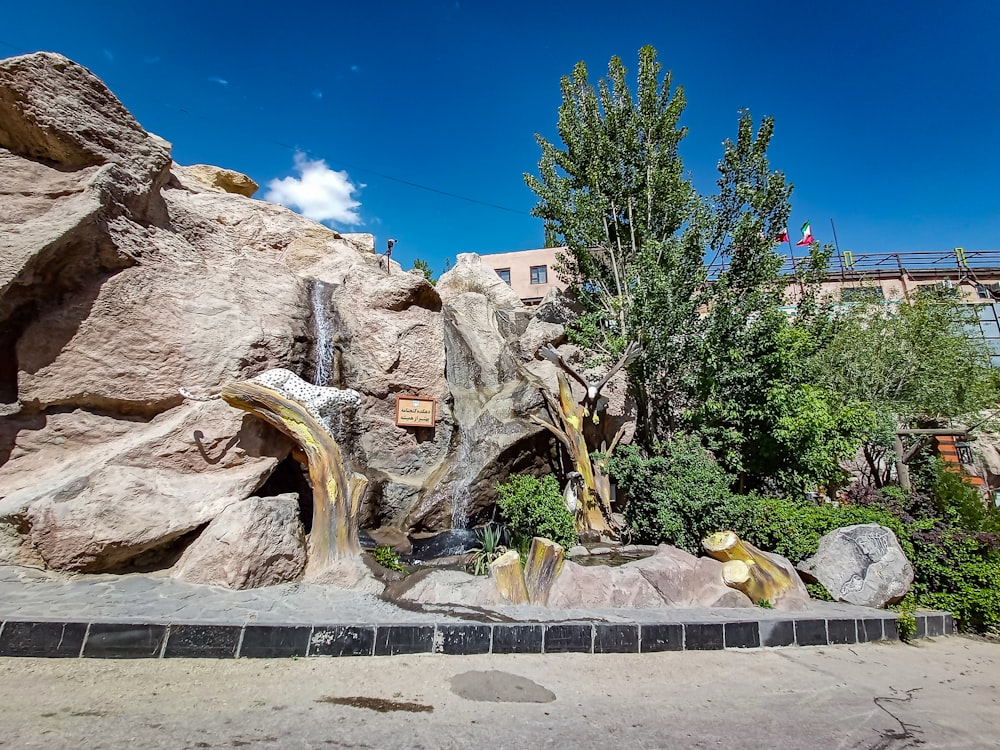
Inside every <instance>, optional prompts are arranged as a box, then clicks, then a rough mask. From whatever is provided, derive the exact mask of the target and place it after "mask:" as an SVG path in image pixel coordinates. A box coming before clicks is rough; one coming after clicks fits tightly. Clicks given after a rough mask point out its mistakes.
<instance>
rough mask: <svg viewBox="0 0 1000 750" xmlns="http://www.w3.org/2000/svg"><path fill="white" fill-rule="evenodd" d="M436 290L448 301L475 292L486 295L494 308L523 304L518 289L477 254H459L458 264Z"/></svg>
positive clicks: (445, 276)
mask: <svg viewBox="0 0 1000 750" xmlns="http://www.w3.org/2000/svg"><path fill="white" fill-rule="evenodd" d="M437 290H438V294H440V295H441V299H442V300H444V301H445V302H447V301H448V300H450V299H451V298H452V297H456V296H458V295H459V294H465V293H466V292H475V293H476V294H482V295H483V296H485V297H486V298H487V299H488V300H489V301H490V303H491V304H492V305H493V306H494V307H498V308H504V307H513V308H520V307H523V304H522V302H521V298H520V297H518V296H517V292H515V291H514V290H513V289H511V288H510V286H509V285H507V284H505V283H504V282H503V280H501V278H500V277H499V276H497V273H496V271H494V270H493V269H492V268H490V267H489V266H488V265H486V264H485V263H483V260H482V258H480V257H479V255H477V254H476V253H459V254H458V258H457V259H456V261H455V265H454V266H453V267H452V268H451V269H450V270H449V271H448V272H447V273H444V274H442V275H441V278H440V279H438V282H437Z"/></svg>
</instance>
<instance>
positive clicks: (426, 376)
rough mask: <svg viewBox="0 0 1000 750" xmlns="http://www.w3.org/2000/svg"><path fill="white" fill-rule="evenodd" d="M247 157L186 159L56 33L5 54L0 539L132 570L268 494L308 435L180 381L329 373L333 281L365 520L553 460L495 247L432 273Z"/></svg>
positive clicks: (335, 344)
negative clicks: (215, 163)
mask: <svg viewBox="0 0 1000 750" xmlns="http://www.w3.org/2000/svg"><path fill="white" fill-rule="evenodd" d="M227 173H228V172H227V171H226V170H218V171H216V170H215V168H208V169H207V170H206V169H205V168H204V167H201V166H199V167H198V168H196V169H194V170H192V168H188V167H181V166H180V165H177V164H174V163H173V162H172V161H171V158H170V145H169V144H168V143H167V142H165V141H164V140H162V139H161V138H159V137H157V136H154V135H151V134H149V133H148V132H146V131H145V130H144V129H143V128H142V126H141V125H139V123H138V122H136V120H135V119H134V118H133V117H132V115H131V114H129V113H128V111H127V110H126V109H125V108H124V107H123V106H122V105H121V103H120V102H119V101H118V100H117V99H116V98H115V97H114V95H113V94H112V93H111V92H110V91H109V90H108V89H107V87H106V86H105V85H104V84H103V83H102V82H101V81H100V80H99V79H98V78H96V77H95V76H94V75H93V74H92V73H90V72H89V71H88V70H86V69H85V68H83V67H82V66H80V65H77V64H76V63H73V62H71V61H70V60H67V59H66V58H64V57H62V56H60V55H54V54H49V53H40V54H36V55H26V56H22V57H16V58H11V59H7V60H2V61H0V415H3V416H0V524H3V525H5V530H4V533H3V534H0V540H10V539H17V541H18V542H19V550H20V551H19V552H18V554H22V553H24V554H28V553H30V554H31V555H34V556H36V557H40V559H41V560H42V561H44V563H45V564H46V565H48V566H49V567H52V568H57V569H63V570H80V571H106V570H119V569H124V568H128V567H129V566H131V565H133V564H134V563H136V562H137V561H138V560H140V559H145V558H146V557H148V556H149V555H150V554H153V553H155V552H157V551H158V550H159V551H162V552H164V553H166V552H168V551H172V550H173V549H174V547H176V545H178V544H183V543H185V542H186V540H188V539H189V538H190V537H191V535H192V534H193V533H194V532H195V531H196V530H197V529H199V528H202V527H204V526H205V525H206V524H208V523H210V522H211V521H213V519H215V518H216V517H217V516H218V515H219V514H220V513H222V512H223V509H225V508H226V507H228V506H230V505H231V504H232V503H234V502H237V501H241V500H243V499H244V498H246V497H248V496H250V495H253V494H254V493H255V492H257V490H258V489H260V488H261V486H262V485H263V484H264V483H265V482H266V481H267V480H268V477H269V476H270V475H271V474H272V472H274V471H275V469H276V468H277V467H278V466H279V464H282V462H284V461H291V460H292V459H291V458H289V451H290V450H291V444H290V441H289V440H287V439H286V438H285V437H284V436H282V435H281V434H280V433H279V432H278V431H277V430H275V429H272V428H271V427H269V426H267V425H265V424H263V423H261V422H260V421H259V420H257V419H255V418H253V417H251V416H248V415H243V414H240V413H239V412H236V411H235V410H232V409H230V408H229V407H227V406H225V404H223V403H221V402H219V401H214V402H205V403H200V402H191V401H185V400H184V397H183V396H182V395H181V393H180V392H179V389H180V388H184V389H186V390H187V391H189V392H192V393H194V394H197V395H199V396H201V395H205V396H207V395H212V394H216V393H218V392H219V391H220V389H221V388H222V387H223V386H224V385H226V384H227V383H232V382H235V381H243V380H248V379H251V378H253V377H255V376H257V375H259V374H260V373H262V372H265V371H267V370H270V369H274V368H285V369H287V370H290V371H291V372H293V373H296V374H299V375H304V376H310V375H312V374H313V371H314V366H313V364H312V361H311V355H312V352H313V351H314V350H315V349H316V342H315V339H316V333H315V331H316V330H317V326H316V323H317V319H316V313H315V312H314V311H313V310H314V305H313V304H312V302H311V299H310V297H311V295H312V293H313V290H314V289H315V288H316V284H317V282H322V284H323V285H324V287H325V289H324V290H323V291H324V293H323V295H322V297H321V299H320V303H321V304H320V308H321V309H320V312H319V314H320V315H321V316H322V317H323V320H325V322H326V323H327V328H328V329H329V330H330V332H331V334H330V340H329V341H327V342H326V343H327V344H328V345H329V350H330V351H331V352H332V355H331V357H332V360H333V361H332V368H331V373H332V374H331V376H330V377H331V382H329V383H325V385H332V386H336V387H338V388H349V389H353V390H355V391H357V392H358V393H359V394H360V395H359V398H360V402H361V403H360V406H359V408H358V409H357V412H356V414H355V415H354V416H352V417H351V418H350V419H345V420H343V421H342V423H340V424H338V425H337V427H336V429H335V434H336V436H337V439H338V441H339V442H340V443H341V446H342V448H343V452H344V455H345V458H346V460H347V461H348V463H349V464H350V465H351V468H352V470H355V471H360V472H361V473H363V474H365V475H366V476H367V477H368V478H369V480H370V483H369V486H368V493H367V496H366V499H365V500H364V502H363V504H362V509H361V522H362V525H363V526H368V527H378V526H391V527H394V528H397V529H400V530H402V531H406V532H410V531H413V530H420V531H440V530H442V529H447V528H449V527H451V526H452V525H453V524H454V525H459V526H461V525H462V524H463V523H465V522H466V521H468V522H469V523H471V522H474V521H475V520H476V518H479V517H482V516H483V514H484V512H485V508H487V507H488V506H489V505H490V504H491V503H492V501H493V498H494V496H495V484H496V482H497V481H498V480H502V479H504V478H505V476H506V473H507V472H508V471H533V472H539V471H547V470H549V468H550V466H551V462H552V451H551V441H550V440H549V438H548V437H547V436H546V435H545V434H543V431H542V429H541V428H540V427H539V426H538V425H536V424H534V423H532V422H531V421H530V416H531V415H532V414H535V413H540V410H541V408H542V399H541V397H540V395H539V387H540V386H541V385H543V384H545V383H546V382H550V384H551V383H554V371H552V370H551V368H549V369H546V366H547V365H548V363H546V362H539V361H537V360H534V359H533V358H532V357H533V353H532V352H522V351H521V347H520V345H519V339H520V338H521V336H522V335H523V334H525V331H526V330H527V329H528V327H529V324H530V321H531V312H530V310H527V309H526V308H524V306H523V305H521V303H520V301H519V300H518V299H517V297H516V295H515V294H514V293H513V291H512V290H511V289H510V288H509V287H507V286H506V285H505V284H504V283H503V282H501V281H500V280H499V279H498V278H497V276H496V274H495V273H494V272H493V271H492V270H491V269H489V268H488V267H487V266H485V264H483V263H482V262H481V261H480V260H479V258H478V256H474V255H468V256H465V255H463V256H460V258H459V262H458V263H457V264H456V267H455V268H454V269H452V271H450V272H449V273H448V274H445V275H444V276H443V277H442V278H441V279H440V280H439V283H438V284H437V286H436V287H435V286H432V285H431V284H429V283H428V282H427V281H426V280H425V279H423V278H421V277H420V276H417V275H414V274H410V273H407V272H404V271H403V270H402V269H401V268H400V267H399V265H398V264H397V263H395V262H393V261H387V260H386V259H385V258H384V257H382V256H379V255H376V254H375V252H374V240H373V238H372V237H371V235H344V234H340V233H338V232H336V231H334V230H331V229H329V228H327V227H324V226H322V225H320V224H317V223H315V222H313V221H310V220H308V219H306V218H304V217H303V216H301V215H299V214H296V213H294V212H292V211H290V210H288V209H285V208H283V207H281V206H276V205H272V204H269V203H266V202H263V201H259V200H253V199H251V198H248V197H246V195H245V194H239V193H234V192H228V191H231V190H235V189H237V187H239V184H243V181H242V180H240V179H236V178H232V179H229V178H226V179H227V180H228V182H226V181H225V180H223V182H224V183H225V184H222V185H220V183H219V179H222V178H221V177H219V175H224V174H227ZM213 175H214V176H213ZM244 192H245V191H244ZM546 323H547V324H548V322H546ZM536 328H537V329H540V330H539V333H542V332H544V335H543V336H542V338H543V339H547V340H550V341H557V340H559V335H560V334H559V331H558V326H556V327H554V328H551V329H549V328H547V327H546V328H543V327H540V326H536ZM397 395H419V396H422V397H430V398H434V399H436V400H437V421H436V424H435V427H434V428H433V429H431V428H417V429H413V428H404V427H397V426H396V425H395V420H394V412H395V397H396V396H397ZM288 489H291V488H289V487H281V486H276V487H271V486H269V488H268V492H269V494H279V493H281V492H284V491H286V490H288ZM296 489H298V488H296ZM11 530H13V532H11ZM2 543H3V544H5V546H10V545H9V544H8V542H7V541H3V542H2ZM5 554H6V553H5ZM7 556H8V557H9V555H7ZM351 575H353V573H352V574H351Z"/></svg>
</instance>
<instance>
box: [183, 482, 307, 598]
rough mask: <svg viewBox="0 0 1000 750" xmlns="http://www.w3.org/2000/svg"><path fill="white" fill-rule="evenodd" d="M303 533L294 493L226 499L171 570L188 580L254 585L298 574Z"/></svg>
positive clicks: (284, 580) (302, 560) (303, 554)
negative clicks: (229, 500) (220, 508)
mask: <svg viewBox="0 0 1000 750" xmlns="http://www.w3.org/2000/svg"><path fill="white" fill-rule="evenodd" d="M305 565H306V544H305V533H304V531H303V529H302V521H301V520H300V519H299V502H298V496H297V495H295V494H285V495H278V496H277V497H248V498H247V499H246V500H241V501H239V502H234V503H230V504H229V505H227V506H226V507H225V508H224V509H223V510H222V512H221V513H219V514H218V515H217V516H216V517H215V518H214V519H212V521H211V523H209V524H208V526H207V527H205V530H204V531H202V532H201V534H200V535H199V536H198V538H197V539H196V540H195V541H194V542H192V543H191V544H190V546H188V548H187V549H186V550H184V554H183V555H181V558H180V560H178V561H177V564H176V565H175V566H174V567H173V569H172V571H171V575H173V577H174V578H180V579H183V580H185V581H189V582H190V583H205V584H211V585H214V586H225V587H227V588H231V589H252V588H258V587H260V586H273V585H276V584H279V583H288V582H289V581H295V580H298V578H299V577H300V576H301V575H302V571H303V570H304V569H305Z"/></svg>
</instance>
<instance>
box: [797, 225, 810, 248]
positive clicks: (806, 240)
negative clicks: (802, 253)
mask: <svg viewBox="0 0 1000 750" xmlns="http://www.w3.org/2000/svg"><path fill="white" fill-rule="evenodd" d="M812 243H813V230H812V227H811V226H809V222H808V221H807V222H806V223H805V224H803V225H802V239H801V240H799V241H798V242H796V243H795V246H796V247H798V246H799V245H811V244H812Z"/></svg>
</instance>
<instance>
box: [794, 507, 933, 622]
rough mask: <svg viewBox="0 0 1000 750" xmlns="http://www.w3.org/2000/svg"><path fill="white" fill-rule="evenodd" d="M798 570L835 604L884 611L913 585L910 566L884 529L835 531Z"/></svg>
mask: <svg viewBox="0 0 1000 750" xmlns="http://www.w3.org/2000/svg"><path fill="white" fill-rule="evenodd" d="M798 570H799V572H800V573H802V575H803V577H804V578H806V580H809V581H818V582H819V583H822V584H823V587H824V588H825V589H826V590H827V591H828V592H830V596H832V597H833V598H834V599H836V600H837V601H841V602H847V603H849V604H859V605H861V606H865V607H879V608H881V607H885V606H886V605H888V604H894V603H895V602H898V601H899V600H900V599H902V598H903V597H904V596H905V595H906V592H907V591H909V590H910V585H911V584H912V583H913V566H912V565H910V561H909V560H907V559H906V555H905V554H904V553H903V548H902V547H900V546H899V540H897V539H896V535H895V534H894V533H893V532H892V529H888V528H886V527H885V526H879V525H877V524H858V525H856V526H845V527H843V528H840V529H835V530H833V531H831V532H830V533H829V534H827V535H826V536H824V537H823V538H822V539H820V542H819V549H818V550H817V551H816V554H815V555H813V556H812V557H810V558H809V559H808V560H804V561H803V562H801V563H799V565H798Z"/></svg>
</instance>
